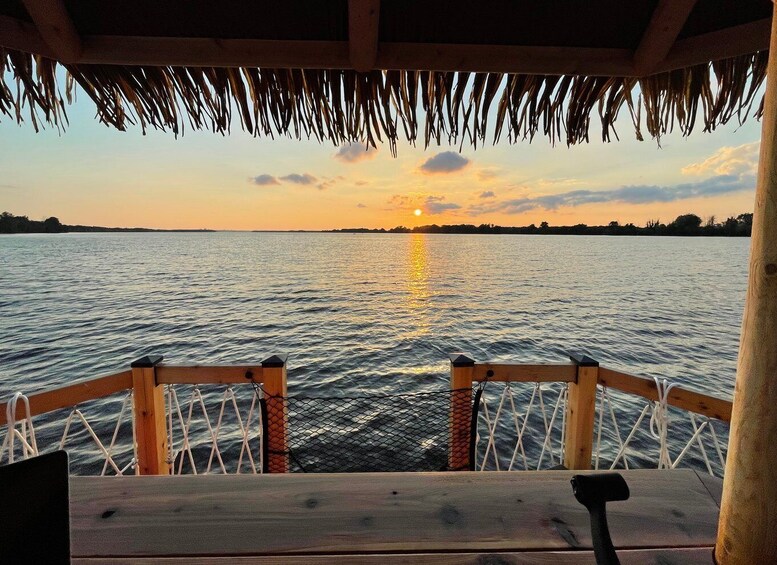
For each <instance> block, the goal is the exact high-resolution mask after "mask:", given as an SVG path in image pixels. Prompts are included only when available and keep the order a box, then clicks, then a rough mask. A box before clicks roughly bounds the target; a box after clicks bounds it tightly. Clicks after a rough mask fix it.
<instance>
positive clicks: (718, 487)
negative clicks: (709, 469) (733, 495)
mask: <svg viewBox="0 0 777 565" xmlns="http://www.w3.org/2000/svg"><path fill="white" fill-rule="evenodd" d="M696 474H697V475H698V477H699V480H700V481H701V482H702V484H703V485H704V486H705V487H706V488H707V491H708V492H709V493H710V496H711V497H712V500H714V501H715V504H717V505H718V507H720V501H721V499H722V497H723V479H720V478H718V477H713V476H712V475H710V474H709V473H705V472H703V471H701V472H700V471H696Z"/></svg>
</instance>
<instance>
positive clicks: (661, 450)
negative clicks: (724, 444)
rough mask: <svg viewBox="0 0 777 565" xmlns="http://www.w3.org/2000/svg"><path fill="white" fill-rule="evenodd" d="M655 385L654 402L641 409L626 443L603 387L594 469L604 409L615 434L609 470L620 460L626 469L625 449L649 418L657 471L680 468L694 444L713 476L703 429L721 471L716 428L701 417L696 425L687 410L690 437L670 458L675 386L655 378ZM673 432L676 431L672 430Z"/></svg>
mask: <svg viewBox="0 0 777 565" xmlns="http://www.w3.org/2000/svg"><path fill="white" fill-rule="evenodd" d="M654 382H655V385H656V396H657V399H656V400H655V401H651V402H648V403H647V404H646V405H645V406H644V407H643V408H642V411H641V412H640V414H639V416H638V417H637V419H636V421H635V422H634V425H633V426H632V427H631V430H630V432H629V434H628V436H627V437H626V439H625V440H622V439H621V438H622V436H621V433H620V429H619V428H618V420H617V418H616V416H615V411H614V409H613V403H612V399H611V397H610V395H609V393H608V391H607V388H606V387H602V391H601V395H600V402H599V418H598V430H597V435H596V444H595V458H594V468H595V469H599V465H600V453H601V450H602V429H603V423H604V422H603V420H604V413H605V407H607V409H608V411H609V415H610V421H611V423H612V426H613V430H614V432H615V433H614V435H615V439H616V440H617V442H618V451H617V453H616V455H615V459H614V460H613V462H612V464H611V465H610V469H615V468H616V466H617V465H618V463H619V462H620V461H621V460H622V461H623V465H624V467H625V468H626V469H628V468H629V463H628V459H627V457H626V452H627V449H629V448H630V446H631V443H632V440H633V439H634V437H635V436H636V435H637V433H638V431H639V430H640V426H641V424H642V422H643V421H644V420H645V417H646V416H648V415H649V418H648V435H649V437H652V438H653V439H654V440H655V441H656V443H657V446H658V456H657V458H656V468H658V469H676V468H677V467H678V466H679V465H680V463H681V462H682V461H683V460H684V459H685V457H686V455H687V454H688V453H689V451H690V450H691V449H692V448H693V446H694V445H695V446H696V447H697V448H698V450H699V453H700V454H701V456H702V459H703V461H704V465H705V467H706V469H707V472H709V473H710V474H711V475H715V470H714V469H713V467H712V463H711V461H710V458H709V455H708V454H707V448H706V446H705V444H704V441H703V432H704V431H705V430H709V432H710V433H709V434H708V437H709V440H710V441H711V442H712V444H713V446H714V448H715V452H716V454H717V456H718V462H719V463H720V469H721V470H722V469H724V468H725V457H724V455H723V450H722V448H721V444H720V440H719V438H718V435H717V433H716V431H715V427H714V426H713V424H712V421H711V420H710V419H709V418H706V417H704V418H703V420H702V421H701V423H699V421H698V420H697V418H700V416H698V415H696V414H694V413H693V412H690V411H689V412H687V415H688V419H689V421H690V424H691V428H692V433H691V437H690V439H689V440H688V441H687V442H686V443H685V444H684V445H683V447H682V449H681V450H680V453H679V454H678V455H677V457H675V458H674V460H673V459H672V455H671V453H670V449H669V448H670V440H671V439H672V434H671V432H670V424H672V422H676V423H677V422H679V421H680V420H678V419H677V418H672V417H671V416H670V406H671V405H670V403H669V397H670V393H671V391H672V389H673V388H674V387H675V384H674V383H670V382H669V381H668V379H658V378H654ZM675 429H677V428H676V427H675Z"/></svg>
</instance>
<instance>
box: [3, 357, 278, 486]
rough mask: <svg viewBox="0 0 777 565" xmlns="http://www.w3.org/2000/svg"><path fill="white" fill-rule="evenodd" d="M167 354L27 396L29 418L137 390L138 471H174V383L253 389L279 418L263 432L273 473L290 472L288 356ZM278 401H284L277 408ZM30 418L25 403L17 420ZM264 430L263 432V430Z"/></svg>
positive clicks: (150, 473) (136, 455) (145, 472)
mask: <svg viewBox="0 0 777 565" xmlns="http://www.w3.org/2000/svg"><path fill="white" fill-rule="evenodd" d="M162 360H163V358H162V357H161V356H147V357H143V358H141V359H138V360H137V361H134V362H133V363H131V365H130V370H129V371H122V372H120V373H116V374H113V375H107V376H103V377H97V378H95V379H89V380H84V381H79V382H77V383H73V384H71V385H67V386H64V387H60V388H56V389H52V390H46V391H43V392H39V393H35V394H31V395H29V396H27V399H28V401H29V411H30V413H29V416H30V417H33V416H39V415H42V414H46V413H49V412H53V411H55V410H59V409H62V408H71V407H76V406H78V405H79V404H82V403H84V402H86V401H89V400H95V399H99V398H105V397H108V396H111V395H113V394H116V393H118V392H121V391H126V390H130V389H131V390H132V400H133V402H132V404H133V419H134V430H135V432H134V436H135V437H134V443H135V446H134V447H135V472H136V474H139V475H166V474H169V473H170V464H171V461H170V460H169V457H168V454H169V452H170V450H169V447H170V446H169V445H168V441H169V440H168V438H169V434H168V432H169V430H168V422H169V420H168V417H167V416H168V408H169V407H167V406H166V403H165V387H166V386H168V385H178V384H183V385H186V384H189V385H204V384H208V385H218V384H222V385H251V384H252V383H256V384H258V385H259V386H261V387H262V389H263V390H264V397H265V398H264V401H265V402H266V403H267V406H268V408H269V409H270V410H272V411H273V412H274V413H275V414H282V415H283V416H282V417H280V418H275V419H274V420H273V421H272V422H271V425H268V426H267V427H266V429H264V430H263V431H262V434H263V437H262V439H263V441H264V442H266V446H267V447H266V452H267V455H268V465H267V467H268V469H267V470H268V471H269V472H276V473H278V472H280V473H282V472H286V471H287V470H288V465H289V462H288V455H287V454H286V453H285V445H286V433H287V429H286V428H287V414H286V412H285V410H284V409H283V408H282V403H283V398H284V397H285V396H286V356H285V355H284V356H280V355H273V356H271V357H269V358H268V359H265V360H264V361H263V362H262V363H260V364H256V365H197V366H179V365H164V364H162ZM274 403H281V405H280V407H275V406H274ZM27 416H28V414H26V412H25V406H24V404H23V403H18V404H17V406H16V414H15V418H16V420H17V421H21V420H22V419H24V418H26V417H27ZM7 424H8V418H7V403H6V402H4V403H2V404H0V426H2V425H7ZM257 432H259V430H257Z"/></svg>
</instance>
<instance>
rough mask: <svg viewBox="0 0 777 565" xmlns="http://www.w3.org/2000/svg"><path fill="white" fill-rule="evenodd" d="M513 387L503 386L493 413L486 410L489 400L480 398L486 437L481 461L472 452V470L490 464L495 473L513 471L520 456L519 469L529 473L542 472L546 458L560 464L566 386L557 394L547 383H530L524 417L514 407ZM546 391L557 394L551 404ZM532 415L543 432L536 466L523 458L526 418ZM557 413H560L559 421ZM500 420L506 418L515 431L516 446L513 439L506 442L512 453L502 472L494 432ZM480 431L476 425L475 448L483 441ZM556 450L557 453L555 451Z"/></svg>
mask: <svg viewBox="0 0 777 565" xmlns="http://www.w3.org/2000/svg"><path fill="white" fill-rule="evenodd" d="M512 384H514V383H504V387H503V389H502V392H501V394H500V395H499V402H498V405H497V407H496V411H495V412H493V413H492V411H491V409H490V408H489V401H488V399H487V398H486V395H483V396H481V398H480V415H481V420H482V422H481V423H482V424H484V426H483V427H484V428H485V430H484V431H485V433H486V435H487V437H488V441H487V442H486V446H485V449H484V450H483V459H482V461H477V455H478V451H479V450H478V449H475V458H476V461H475V468H476V469H478V470H480V471H484V470H486V468H487V467H489V468H490V465H492V466H493V468H494V469H495V470H496V471H501V470H505V471H513V470H515V469H516V462H517V461H519V455H520V463H522V465H521V466H522V468H523V469H524V470H529V469H530V468H533V469H541V468H542V463H543V461H544V460H545V458H546V455H547V457H548V458H549V459H550V465H551V466H552V465H554V464H555V463H556V461H558V462H559V463H560V462H561V461H562V459H563V445H564V425H565V422H566V402H567V395H568V387H567V385H566V383H565V384H564V385H563V386H562V387H561V388H560V389H558V391H556V390H554V388H555V387H553V386H551V385H548V384H547V383H540V382H537V383H533V386H532V392H531V395H530V397H529V401H528V402H527V403H526V408H525V411H524V412H523V414H521V412H520V409H519V407H518V406H517V405H516V397H515V393H514V392H513V390H512V386H511V385H512ZM515 384H517V383H515ZM548 392H557V396H556V398H555V399H554V400H553V401H552V402H551V403H550V404H549V403H547V402H546V395H547V393H548ZM535 408H536V411H535ZM551 409H552V412H551V413H550V415H548V412H549V411H550V410H551ZM505 414H507V416H505ZM532 414H535V415H537V418H540V419H541V421H542V426H543V432H544V435H543V441H542V448H541V451H540V454H539V457H538V459H537V462H536V466H535V464H534V463H533V462H531V463H530V461H529V458H528V457H527V455H526V449H525V441H524V440H525V434H526V431H527V425H528V424H529V419H530V417H531V415H532ZM559 414H561V417H560V418H559ZM503 418H509V421H510V423H511V424H507V425H508V427H510V428H512V429H514V431H515V438H514V441H515V443H513V438H510V440H509V445H510V447H511V448H512V453H511V456H510V463H509V464H508V465H507V468H506V469H503V468H502V464H500V457H499V449H498V446H497V439H496V438H497V430H498V428H499V425H500V422H501V421H502V419H503ZM559 419H560V420H561V426H560V427H561V430H560V432H559V430H558V428H559V426H558V425H557V422H558V420H559ZM480 429H481V426H478V428H477V430H476V437H475V443H476V446H479V445H480V442H481V439H482V436H481V434H480ZM559 433H560V436H561V439H560V440H557V439H556V438H554V435H558V434H559ZM557 448H558V452H557V451H556V450H557Z"/></svg>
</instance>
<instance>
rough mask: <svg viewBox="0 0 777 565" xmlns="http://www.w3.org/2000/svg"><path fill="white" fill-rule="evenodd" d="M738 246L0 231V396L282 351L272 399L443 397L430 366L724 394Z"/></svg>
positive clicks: (438, 374) (739, 275) (625, 240)
mask: <svg viewBox="0 0 777 565" xmlns="http://www.w3.org/2000/svg"><path fill="white" fill-rule="evenodd" d="M748 246H749V239H743V238H738V239H723V238H714V239H707V238H650V237H644V238H629V237H619V238H614V237H581V236H578V237H574V236H570V237H564V236H487V235H420V234H419V235H405V234H391V235H389V234H354V235H350V234H319V233H315V234H313V233H311V234H283V233H137V234H133V233H129V234H127V233H125V234H64V235H23V236H3V237H0V289H2V291H0V398H3V399H4V398H6V397H7V396H9V395H10V394H11V393H12V392H14V391H17V390H21V391H24V392H28V393H29V392H34V391H37V390H40V389H44V388H50V387H55V386H57V385H62V384H64V383H67V382H70V381H72V380H75V379H80V378H87V377H93V376H98V375H101V374H106V373H109V372H115V371H118V370H123V369H126V368H127V367H128V365H129V363H130V361H132V360H133V359H135V358H137V357H140V356H142V355H145V354H148V353H159V354H163V355H164V356H165V360H166V362H170V363H181V364H186V363H192V364H193V363H200V364H206V363H254V362H258V361H261V360H262V359H263V358H265V357H267V356H269V355H271V354H275V353H279V352H286V353H288V354H289V390H290V393H291V394H324V393H326V394H330V393H331V394H338V393H343V392H349V393H350V392H374V391H379V392H395V391H397V390H402V391H404V392H414V391H422V390H431V389H438V388H440V387H441V386H447V379H448V362H447V354H448V353H449V352H452V351H464V352H467V353H469V354H470V355H471V356H472V357H474V358H475V359H476V360H477V361H487V360H491V361H504V362H507V361H510V362H516V363H518V362H526V363H533V362H564V361H566V359H567V358H566V354H567V352H584V353H587V354H589V355H590V356H592V357H594V358H595V359H597V360H599V361H600V362H601V363H602V364H603V365H606V366H609V367H612V368H615V369H621V370H625V371H628V372H630V373H633V374H637V375H642V376H646V377H653V376H658V377H668V378H671V379H672V380H674V381H677V382H681V383H682V384H683V385H685V386H688V387H692V388H695V389H698V390H702V391H705V392H708V393H712V394H715V395H719V396H723V397H728V398H730V396H731V393H732V391H733V382H734V374H735V365H736V355H737V348H738V340H739V330H740V323H741V316H742V308H743V305H744V296H745V290H746V283H747V256H748Z"/></svg>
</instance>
